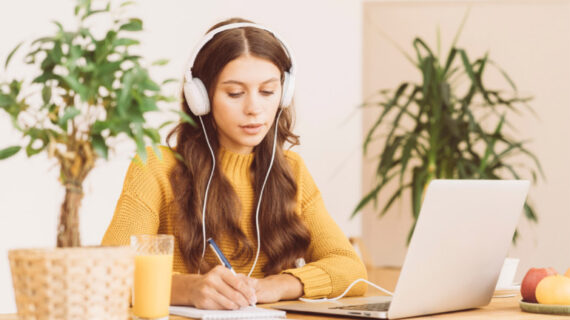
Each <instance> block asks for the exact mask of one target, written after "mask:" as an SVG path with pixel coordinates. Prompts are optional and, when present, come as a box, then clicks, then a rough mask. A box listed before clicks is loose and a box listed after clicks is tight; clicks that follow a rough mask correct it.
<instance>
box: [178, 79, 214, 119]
mask: <svg viewBox="0 0 570 320" xmlns="http://www.w3.org/2000/svg"><path fill="white" fill-rule="evenodd" d="M184 97H185V98H186V102H187V103H188V107H190V111H192V113H193V114H194V115H196V116H203V115H206V114H208V113H209V112H210V99H209V98H208V91H207V90H206V86H204V83H203V82H202V80H200V79H198V78H192V80H191V81H186V82H184Z"/></svg>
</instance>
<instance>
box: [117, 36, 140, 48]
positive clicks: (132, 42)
mask: <svg viewBox="0 0 570 320" xmlns="http://www.w3.org/2000/svg"><path fill="white" fill-rule="evenodd" d="M137 44H140V41H138V40H135V39H129V38H119V39H115V40H114V41H113V47H120V46H125V47H128V46H132V45H137Z"/></svg>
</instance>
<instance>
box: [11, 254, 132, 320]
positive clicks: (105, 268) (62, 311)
mask: <svg viewBox="0 0 570 320" xmlns="http://www.w3.org/2000/svg"><path fill="white" fill-rule="evenodd" d="M8 258H9V260H10V269H11V271H12V283H13V285H14V296H15V298H16V305H17V308H18V316H19V320H27V319H34V320H40V319H42V320H44V319H45V320H51V319H54V320H55V319H59V320H61V319H73V320H82V319H85V320H87V319H89V320H92V319H105V320H108V319H117V320H119V319H120V320H126V319H128V318H129V296H130V293H131V287H132V283H133V271H134V252H133V251H132V250H131V249H130V248H129V247H78V248H56V249H17V250H10V251H9V252H8Z"/></svg>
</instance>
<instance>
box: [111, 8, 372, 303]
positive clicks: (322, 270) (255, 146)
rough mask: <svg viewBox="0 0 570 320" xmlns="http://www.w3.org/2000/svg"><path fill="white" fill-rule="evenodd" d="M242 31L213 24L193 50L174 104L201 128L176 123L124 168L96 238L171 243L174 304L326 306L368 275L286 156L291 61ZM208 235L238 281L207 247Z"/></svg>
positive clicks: (271, 39)
mask: <svg viewBox="0 0 570 320" xmlns="http://www.w3.org/2000/svg"><path fill="white" fill-rule="evenodd" d="M236 23H246V24H245V25H243V24H242V25H240V24H236ZM247 23H250V22H249V21H246V20H243V19H237V18H236V19H230V20H227V21H224V22H221V23H219V24H217V25H215V26H213V27H212V29H210V32H209V33H208V34H207V35H206V37H205V39H204V40H203V41H202V42H201V43H200V44H199V47H198V50H197V51H196V52H195V53H194V55H193V56H192V57H191V59H190V63H189V65H188V67H187V70H185V71H186V75H185V84H184V92H183V95H182V100H183V101H182V109H183V111H184V112H185V113H186V114H187V115H188V116H190V117H192V119H193V120H194V122H195V123H197V125H195V126H193V125H190V124H188V123H185V122H184V123H180V124H179V125H178V126H177V127H176V128H175V129H174V130H173V131H172V132H171V133H170V134H169V139H168V140H169V141H170V140H172V138H176V146H175V147H174V148H171V149H168V148H161V150H162V157H158V156H156V155H154V154H152V152H150V153H151V154H150V156H149V159H148V160H147V162H146V163H145V164H144V165H141V164H140V162H136V161H134V162H133V163H132V164H131V166H130V167H129V170H128V172H127V176H126V178H125V184H124V188H123V192H122V194H121V197H120V199H119V201H118V204H117V208H116V211H115V215H114V217H113V220H112V221H111V224H110V226H109V228H108V230H107V232H106V233H105V236H104V238H103V244H104V245H119V244H123V245H124V244H128V243H129V237H130V235H132V234H154V233H167V234H174V235H175V239H176V240H175V252H174V266H173V268H174V275H173V279H172V297H171V302H172V304H177V305H181V304H183V305H192V306H195V307H198V308H203V309H236V308H239V307H243V306H246V305H249V304H252V303H256V302H259V303H270V302H275V301H279V300H284V299H296V298H299V297H301V296H304V297H307V298H318V297H333V296H336V295H339V294H340V293H342V292H343V291H344V290H345V289H346V288H347V287H348V285H350V283H352V282H353V281H354V280H355V279H358V278H366V269H365V267H364V265H363V264H362V262H361V261H360V259H359V258H358V257H357V255H356V254H355V252H354V250H353V248H352V246H351V245H350V243H349V242H348V240H347V239H346V237H345V236H344V234H343V233H342V231H341V230H340V229H339V227H338V226H337V225H336V224H335V222H334V221H333V220H332V219H331V217H330V216H329V214H328V213H327V211H326V209H325V207H324V203H323V200H322V198H321V194H320V192H319V190H318V188H317V186H316V185H315V183H314V181H313V179H312V178H311V175H310V174H309V172H308V171H307V168H306V166H305V164H304V163H303V160H302V159H301V158H300V156H299V155H298V154H296V153H294V152H292V151H285V150H283V148H284V144H285V143H286V142H287V143H289V144H290V145H292V146H294V145H297V144H299V140H298V136H296V135H294V134H293V133H292V131H291V128H292V123H293V115H292V111H291V109H290V108H289V107H288V106H289V104H290V100H291V98H292V90H293V87H294V63H293V61H292V56H291V53H290V51H289V49H288V48H287V47H286V45H285V44H284V43H283V42H282V40H281V39H279V38H278V37H276V36H275V35H274V34H273V33H272V32H271V31H269V30H267V29H266V28H264V27H261V26H258V25H253V24H247ZM210 37H211V39H210ZM210 107H211V112H210ZM276 123H277V128H276V127H275V124H276ZM274 146H275V148H274ZM171 150H175V152H171ZM212 169H213V170H212ZM260 195H261V196H260ZM205 199H207V200H206V201H205ZM203 221H204V222H205V223H203ZM206 237H212V238H214V239H215V241H216V242H217V244H218V245H219V247H220V248H221V251H222V252H223V253H224V254H225V255H226V256H227V257H228V259H229V260H230V263H231V264H232V266H233V268H234V269H235V271H236V272H237V273H238V274H237V275H234V274H233V273H232V272H231V271H230V270H229V269H227V268H224V267H222V266H221V265H220V264H219V262H218V260H217V258H216V256H215V255H214V253H213V252H211V251H210V250H205V239H206ZM303 262H306V264H305V265H303ZM365 288H366V287H365V286H364V285H363V284H359V285H356V286H354V287H353V288H352V289H351V291H350V292H349V295H359V294H363V293H364V291H365Z"/></svg>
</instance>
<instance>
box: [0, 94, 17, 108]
mask: <svg viewBox="0 0 570 320" xmlns="http://www.w3.org/2000/svg"><path fill="white" fill-rule="evenodd" d="M14 103H15V101H14V99H13V98H12V97H11V96H9V95H6V94H2V93H0V108H2V109H5V108H7V107H9V106H10V105H12V104H14Z"/></svg>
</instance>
